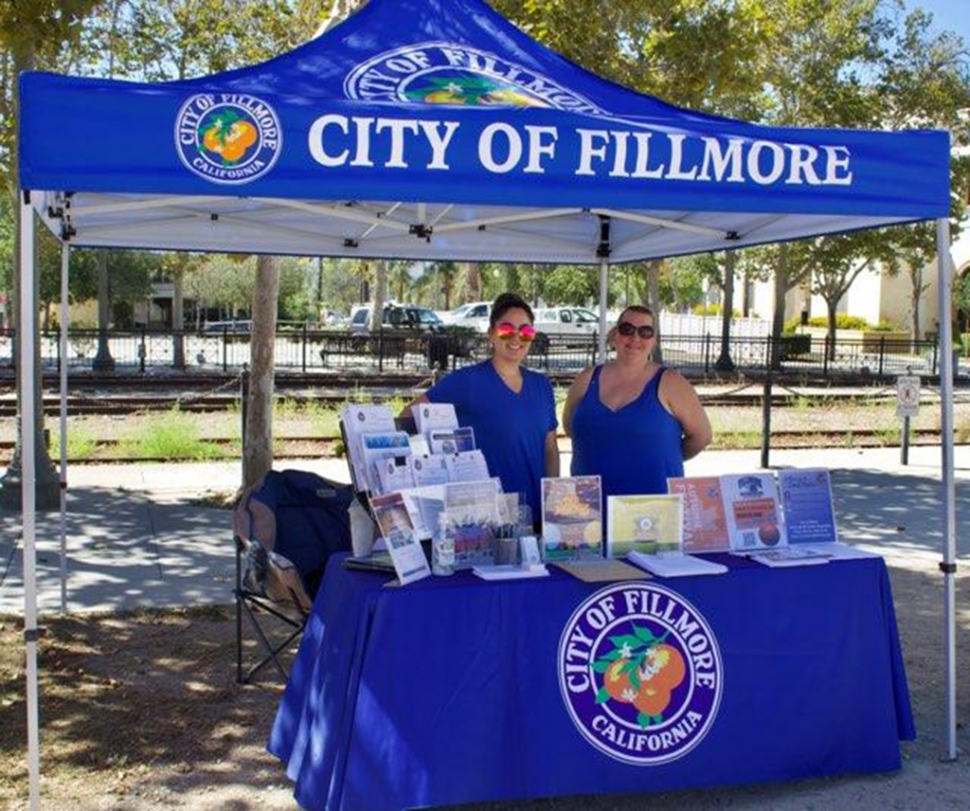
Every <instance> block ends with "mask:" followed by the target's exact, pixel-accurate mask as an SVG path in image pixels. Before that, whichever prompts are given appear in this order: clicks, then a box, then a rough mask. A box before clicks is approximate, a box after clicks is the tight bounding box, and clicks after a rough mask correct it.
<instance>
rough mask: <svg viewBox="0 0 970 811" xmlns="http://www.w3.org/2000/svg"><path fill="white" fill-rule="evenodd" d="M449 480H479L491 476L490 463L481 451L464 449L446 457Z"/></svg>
mask: <svg viewBox="0 0 970 811" xmlns="http://www.w3.org/2000/svg"><path fill="white" fill-rule="evenodd" d="M445 464H446V465H447V466H448V480H449V481H452V482H477V481H481V480H482V479H487V478H489V475H488V464H487V463H486V461H485V454H483V453H482V452H481V451H464V452H462V453H456V454H452V455H450V456H446V457H445Z"/></svg>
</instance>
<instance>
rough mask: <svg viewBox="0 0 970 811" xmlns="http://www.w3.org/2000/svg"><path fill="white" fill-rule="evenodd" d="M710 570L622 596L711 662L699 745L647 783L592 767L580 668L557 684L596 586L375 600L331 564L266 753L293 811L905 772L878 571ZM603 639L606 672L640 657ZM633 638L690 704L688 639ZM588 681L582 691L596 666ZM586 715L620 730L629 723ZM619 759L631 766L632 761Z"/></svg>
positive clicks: (903, 715) (866, 567) (652, 769)
mask: <svg viewBox="0 0 970 811" xmlns="http://www.w3.org/2000/svg"><path fill="white" fill-rule="evenodd" d="M718 559H719V560H720V561H721V562H725V563H727V564H728V565H729V566H730V571H729V573H728V574H726V575H722V576H715V577H690V578H678V579H676V580H664V579H662V578H654V579H652V580H650V581H646V582H645V583H639V584H637V583H634V584H625V586H626V587H630V588H634V589H636V588H641V590H645V589H650V590H651V592H652V593H654V594H657V593H659V597H653V600H654V607H656V608H657V609H658V610H657V616H658V617H659V616H660V613H661V611H660V609H662V608H663V606H664V605H665V604H673V603H677V602H678V601H680V603H679V605H680V607H679V608H676V609H674V608H668V609H666V611H667V615H668V619H671V620H672V621H671V623H669V624H668V625H669V627H673V618H676V617H677V616H678V614H677V613H676V612H677V611H687V610H688V609H693V610H694V613H695V614H696V615H697V616H699V617H701V618H702V625H703V622H704V621H706V627H707V628H708V629H709V632H710V636H711V637H712V638H713V640H714V642H713V644H714V646H715V647H716V649H717V651H718V653H719V659H718V673H717V680H718V696H717V702H716V703H717V706H716V707H715V708H714V710H713V711H710V710H711V707H710V706H708V707H707V710H704V709H701V710H700V713H699V714H697V715H696V717H698V718H699V717H700V716H701V715H703V714H704V713H705V712H707V716H706V718H705V719H704V720H703V721H702V722H701V724H700V725H701V726H704V729H703V730H702V731H701V732H698V731H697V730H698V729H699V727H698V726H697V721H696V720H695V721H694V722H693V723H694V724H695V727H694V731H693V732H692V733H690V730H691V728H690V727H689V726H688V727H684V729H686V730H687V731H688V732H689V733H690V734H693V735H694V738H693V739H692V740H690V741H689V743H690V747H688V751H686V752H680V753H679V754H676V755H675V756H673V757H672V759H671V760H670V761H669V762H664V763H650V764H648V765H642V764H640V763H633V762H624V761H623V760H620V759H618V758H617V757H616V756H613V755H611V754H609V752H607V751H603V748H602V747H597V746H596V745H594V743H593V742H591V737H595V733H592V732H590V731H589V730H588V729H587V730H586V731H584V729H583V728H582V726H581V724H579V723H578V722H577V721H576V720H574V717H573V715H574V713H573V714H571V712H570V709H569V707H568V704H569V699H570V695H569V693H570V685H572V684H573V682H568V681H564V679H567V678H573V679H577V678H578V679H582V678H583V677H582V676H581V675H580V676H577V675H575V672H576V671H579V670H583V669H584V667H585V666H584V667H574V668H572V670H573V671H574V673H573V675H571V676H570V675H568V674H566V675H564V669H563V664H564V662H566V661H567V660H565V659H563V654H564V652H565V651H566V650H567V648H568V641H569V639H570V638H573V639H576V638H583V633H582V631H581V630H574V631H571V632H570V633H573V634H578V637H576V636H575V635H574V636H573V637H568V635H567V637H566V638H565V639H564V632H565V631H566V629H567V626H569V627H570V628H581V627H582V626H581V625H576V622H578V620H577V617H580V618H583V617H585V618H586V619H587V620H592V621H593V622H594V625H595V624H596V623H595V621H596V619H597V616H598V615H597V613H596V611H597V609H596V608H595V606H596V605H600V606H607V607H608V606H615V605H616V603H615V602H614V603H611V602H610V601H609V600H610V598H605V600H606V601H605V602H604V598H598V597H596V595H599V594H601V593H605V590H608V589H609V588H611V587H610V586H608V585H607V586H605V587H604V585H603V584H596V585H594V584H587V583H583V582H581V581H579V580H577V579H575V578H573V577H571V576H569V575H566V574H565V573H563V572H561V571H559V570H558V569H555V568H552V569H551V571H552V575H551V576H550V577H549V578H544V579H541V580H520V581H503V582H483V581H480V580H478V579H477V578H475V577H473V576H472V575H470V574H467V573H463V574H458V575H455V576H454V577H451V578H433V579H428V580H425V581H421V582H419V583H415V584H412V585H409V586H407V587H406V588H393V587H391V588H389V587H386V586H385V585H384V584H385V582H386V581H387V579H388V578H387V576H385V575H380V574H373V573H365V572H351V571H347V570H345V569H344V568H342V566H341V565H340V558H339V557H336V558H333V559H332V560H331V562H330V564H329V565H328V567H327V572H326V575H325V578H324V582H323V585H322V587H321V589H320V592H319V595H318V597H317V600H316V603H315V605H314V609H313V615H312V618H311V620H310V622H309V623H308V625H307V629H306V633H305V636H304V639H303V642H302V645H301V647H300V650H299V652H298V655H297V657H296V659H295V661H294V664H293V668H292V673H291V676H290V680H289V683H288V685H287V688H286V692H285V694H284V696H283V699H282V702H281V704H280V707H279V711H278V714H277V717H276V722H275V724H274V727H273V731H272V735H271V739H270V743H269V749H270V751H271V752H272V753H274V754H275V755H276V756H278V757H279V758H280V759H281V760H282V761H283V762H284V763H285V765H286V770H287V774H288V776H289V778H290V779H291V780H292V781H293V782H294V784H295V796H296V799H297V801H298V802H299V803H300V805H301V806H302V807H304V808H306V809H334V810H336V809H366V810H367V811H376V810H377V809H383V808H407V807H413V806H433V805H445V804H456V803H462V802H470V801H475V800H511V799H522V798H527V797H548V796H554V795H565V794H593V793H595V794H603V793H610V792H620V793H631V792H632V793H636V792H651V791H660V790H670V789H682V788H689V787H704V786H726V785H731V784H738V783H752V782H762V781H778V780H794V779H799V778H805V777H814V776H821V775H833V774H839V773H845V772H882V771H891V770H894V769H897V768H899V766H900V753H899V740H900V739H911V738H913V737H914V736H915V730H914V727H913V719H912V711H911V708H910V703H909V692H908V688H907V684H906V674H905V671H904V667H903V661H902V655H901V650H900V647H899V639H898V634H897V629H896V619H895V613H894V610H893V602H892V594H891V590H890V584H889V578H888V575H887V572H886V567H885V564H884V562H883V561H882V560H881V559H865V560H854V561H838V562H831V563H828V564H826V565H822V566H805V567H798V568H789V569H768V568H766V567H763V566H761V565H759V564H756V563H751V562H749V561H746V560H741V559H736V558H730V557H729V556H723V557H721V558H718ZM612 588H618V589H621V591H620V592H616V593H617V594H618V595H619V594H621V593H623V594H625V592H623V591H622V589H623V588H624V586H616V587H612ZM643 594H644V595H646V591H643ZM596 599H599V602H598V603H595V602H592V601H594V600H596ZM661 600H663V601H665V602H661ZM584 601H586V602H585V604H584ZM623 602H624V601H623V600H622V599H621V600H620V604H622V603H623ZM633 602H634V601H633V600H631V599H630V598H627V603H626V604H627V605H630V606H632V605H633ZM590 606H593V608H592V610H591V611H590ZM578 609H581V610H578ZM583 612H586V613H583ZM671 612H673V613H671ZM601 613H602V612H601ZM606 613H607V614H609V613H610V612H609V610H608V611H607V612H606ZM599 618H600V619H601V620H603V621H604V622H605V620H606V619H608V617H605V616H601V617H599ZM571 623H573V624H572V625H571ZM596 627H599V626H596ZM610 627H612V626H608V627H606V628H605V630H604V631H603V644H604V645H606V648H602V649H601V650H606V649H607V648H609V647H610V645H612V646H614V648H615V650H614V651H613V653H612V654H609V655H607V656H605V657H601V660H602V659H603V658H606V659H609V658H610V655H612V657H613V658H614V660H615V659H616V658H624V657H626V656H628V655H629V647H627V649H626V650H622V648H623V646H624V645H626V644H627V642H633V643H636V642H637V641H638V640H637V639H636V638H635V637H633V636H631V635H629V634H627V635H623V634H620V635H617V634H615V633H614V634H613V635H610V634H611V631H610ZM616 627H619V626H616ZM630 627H634V628H635V626H630V625H629V624H627V626H626V628H627V630H629V628H630ZM645 627H646V626H645V624H644V622H642V621H641V622H640V627H639V628H635V631H636V633H637V634H641V633H643V634H645V635H646V636H645V638H646V639H648V640H651V641H650V642H649V643H648V644H647V650H648V651H649V650H650V646H651V645H652V646H653V647H655V648H657V650H661V649H662V648H664V647H665V648H666V650H667V651H668V652H667V653H665V654H662V655H661V656H662V657H665V658H661V660H660V661H661V662H663V661H667V663H668V664H672V665H677V662H676V661H674V662H673V663H671V662H669V660H670V659H671V657H672V658H673V659H674V660H678V659H679V660H681V664H684V663H686V664H687V670H688V673H687V676H686V677H685V676H684V672H683V667H681V665H677V667H680V668H681V669H680V672H678V673H675V674H674V676H673V677H672V678H673V679H674V680H676V678H677V676H680V677H681V683H680V687H677V688H676V689H675V693H674V695H680V694H679V693H677V692H676V691H677V690H681V691H686V690H687V689H688V688H691V689H693V688H692V687H691V686H692V685H695V681H694V679H695V678H696V685H697V687H696V691H694V692H692V693H691V695H694V696H695V698H696V696H698V695H700V694H701V693H702V692H703V690H702V687H703V685H702V681H701V680H702V676H701V675H698V674H699V671H698V670H697V668H696V667H695V665H697V664H698V663H700V664H703V661H702V658H703V654H700V655H699V656H697V657H695V656H694V655H693V654H692V652H691V651H694V650H695V649H696V650H700V649H701V648H703V646H704V644H705V643H704V640H703V639H702V638H701V636H702V635H698V636H696V638H694V642H697V643H698V644H697V645H696V646H695V645H694V644H693V642H690V645H691V649H690V650H688V649H687V646H686V644H685V645H682V646H681V647H680V648H678V647H677V643H676V640H675V639H674V638H668V637H667V634H666V632H665V633H664V634H663V637H664V638H663V640H661V639H660V638H659V632H658V636H657V637H653V636H652V635H651V634H650V632H649V631H646V630H644V629H645ZM653 627H654V629H655V630H656V628H657V627H659V626H653ZM680 627H681V629H683V628H684V627H686V626H685V625H684V624H681V625H680ZM587 632H588V633H592V632H591V631H589V628H588V627H587ZM608 640H609V641H608ZM688 641H690V640H688ZM561 642H563V643H564V645H563V647H562V648H561V646H560V643H561ZM661 642H663V645H660V643H661ZM635 650H636V645H634V651H635ZM677 650H679V651H680V653H677ZM624 661H626V659H625V658H624ZM707 661H708V662H710V661H711V658H710V657H708V659H707ZM649 662H654V663H656V660H654V659H650V660H645V664H644V666H646V664H648V663H649ZM588 664H589V667H585V671H586V672H592V671H591V670H590V668H593V670H595V669H596V667H597V665H595V664H594V663H593V662H592V660H590V662H589V663H588ZM598 667H599V670H600V672H602V671H603V668H604V667H605V665H599V666H598ZM677 667H673V668H672V670H671V669H670V668H668V671H667V672H668V673H670V672H673V670H677ZM638 673H639V674H640V675H642V676H643V677H644V678H647V676H648V675H650V674H649V673H648V672H647V671H640V670H638ZM600 678H605V676H600ZM604 684H605V683H604ZM625 684H626V686H627V687H628V688H629V687H630V685H629V684H628V683H625ZM594 686H595V685H594ZM640 689H643V688H642V687H641V688H640ZM670 689H674V688H670ZM684 694H685V695H686V693H684ZM633 695H634V693H633V692H630V693H628V694H627V697H629V696H633ZM711 695H712V696H713V692H712V693H711ZM598 696H599V697H598V699H597V700H598V701H606V703H607V704H609V705H610V706H611V707H612V708H613V710H614V711H615V712H613V713H611V714H610V717H612V718H614V719H620V716H621V715H622V714H623V713H624V712H627V711H629V710H631V709H632V707H633V705H632V704H629V702H627V705H626V706H619V704H620V702H621V701H626V699H619V698H618V699H616V700H615V701H612V702H611V701H609V696H607V695H606V694H605V693H602V692H601V693H600V694H598ZM661 703H662V702H661ZM710 704H711V702H708V705H710ZM637 706H638V707H639V706H643V705H640V704H638V705H637ZM657 706H659V705H657ZM574 709H575V708H574ZM654 711H655V709H648V712H647V713H642V712H641V713H638V715H637V717H638V718H639V723H640V726H643V725H644V724H645V725H646V727H645V728H644V729H643V732H644V734H643V735H641V737H643V738H644V740H643V741H641V742H640V743H641V744H645V743H649V744H650V746H646V745H644V746H643V751H644V754H645V755H647V754H649V750H650V748H651V747H652V745H653V744H654V743H657V746H658V747H659V746H660V744H659V741H660V738H659V736H656V735H655V736H653V739H650V740H648V735H647V733H649V732H650V730H651V726H650V725H651V724H658V723H661V722H662V719H663V715H662V714H659V715H657V716H656V717H655V718H652V719H651V716H650V713H653V712H654ZM625 717H626V718H627V719H628V720H629V719H630V718H633V717H634V716H632V715H629V713H628V714H627V715H626V716H625ZM683 723H686V721H685V722H683ZM621 725H622V724H621V721H620V720H618V721H617V727H619V726H621ZM636 728H638V727H637V726H636V725H634V729H636ZM653 728H654V729H661V728H663V727H661V726H655V727H653ZM601 732H602V727H601ZM630 734H632V733H630ZM688 737H689V735H688ZM664 740H665V742H666V743H670V742H671V740H672V737H671V735H670V734H669V733H668V734H667V737H666V738H665V739H664ZM637 751H639V750H637ZM629 752H630V753H632V754H634V755H636V756H639V755H637V752H635V751H634V749H633V748H632V744H631V748H630V749H629Z"/></svg>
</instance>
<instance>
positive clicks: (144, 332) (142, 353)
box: [138, 324, 148, 374]
mask: <svg viewBox="0 0 970 811" xmlns="http://www.w3.org/2000/svg"><path fill="white" fill-rule="evenodd" d="M147 357H148V327H146V326H145V325H144V324H142V326H141V346H140V347H139V348H138V371H139V372H141V373H142V374H145V359H146V358H147Z"/></svg>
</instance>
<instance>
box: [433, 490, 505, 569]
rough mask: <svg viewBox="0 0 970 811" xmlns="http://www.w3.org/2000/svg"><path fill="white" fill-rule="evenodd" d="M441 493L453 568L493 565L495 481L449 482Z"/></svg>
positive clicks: (495, 517)
mask: <svg viewBox="0 0 970 811" xmlns="http://www.w3.org/2000/svg"><path fill="white" fill-rule="evenodd" d="M444 490H445V525H446V527H447V531H448V532H451V533H453V534H454V537H455V568H456V569H468V568H470V567H472V566H475V565H479V564H484V563H494V562H495V553H494V547H495V543H494V541H495V529H496V527H497V526H498V522H499V516H498V495H499V486H498V480H496V479H484V480H483V481H476V482H452V483H451V484H446V485H444Z"/></svg>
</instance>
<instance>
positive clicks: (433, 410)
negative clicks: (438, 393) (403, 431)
mask: <svg viewBox="0 0 970 811" xmlns="http://www.w3.org/2000/svg"><path fill="white" fill-rule="evenodd" d="M411 413H412V414H413V415H414V427H415V430H416V431H417V432H418V433H419V434H422V435H423V436H426V437H427V436H428V435H429V434H430V432H431V431H432V430H437V429H445V430H451V429H454V428H457V427H458V416H457V415H456V414H455V406H454V405H453V404H452V403H420V404H418V405H416V406H413V407H412V408H411Z"/></svg>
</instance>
